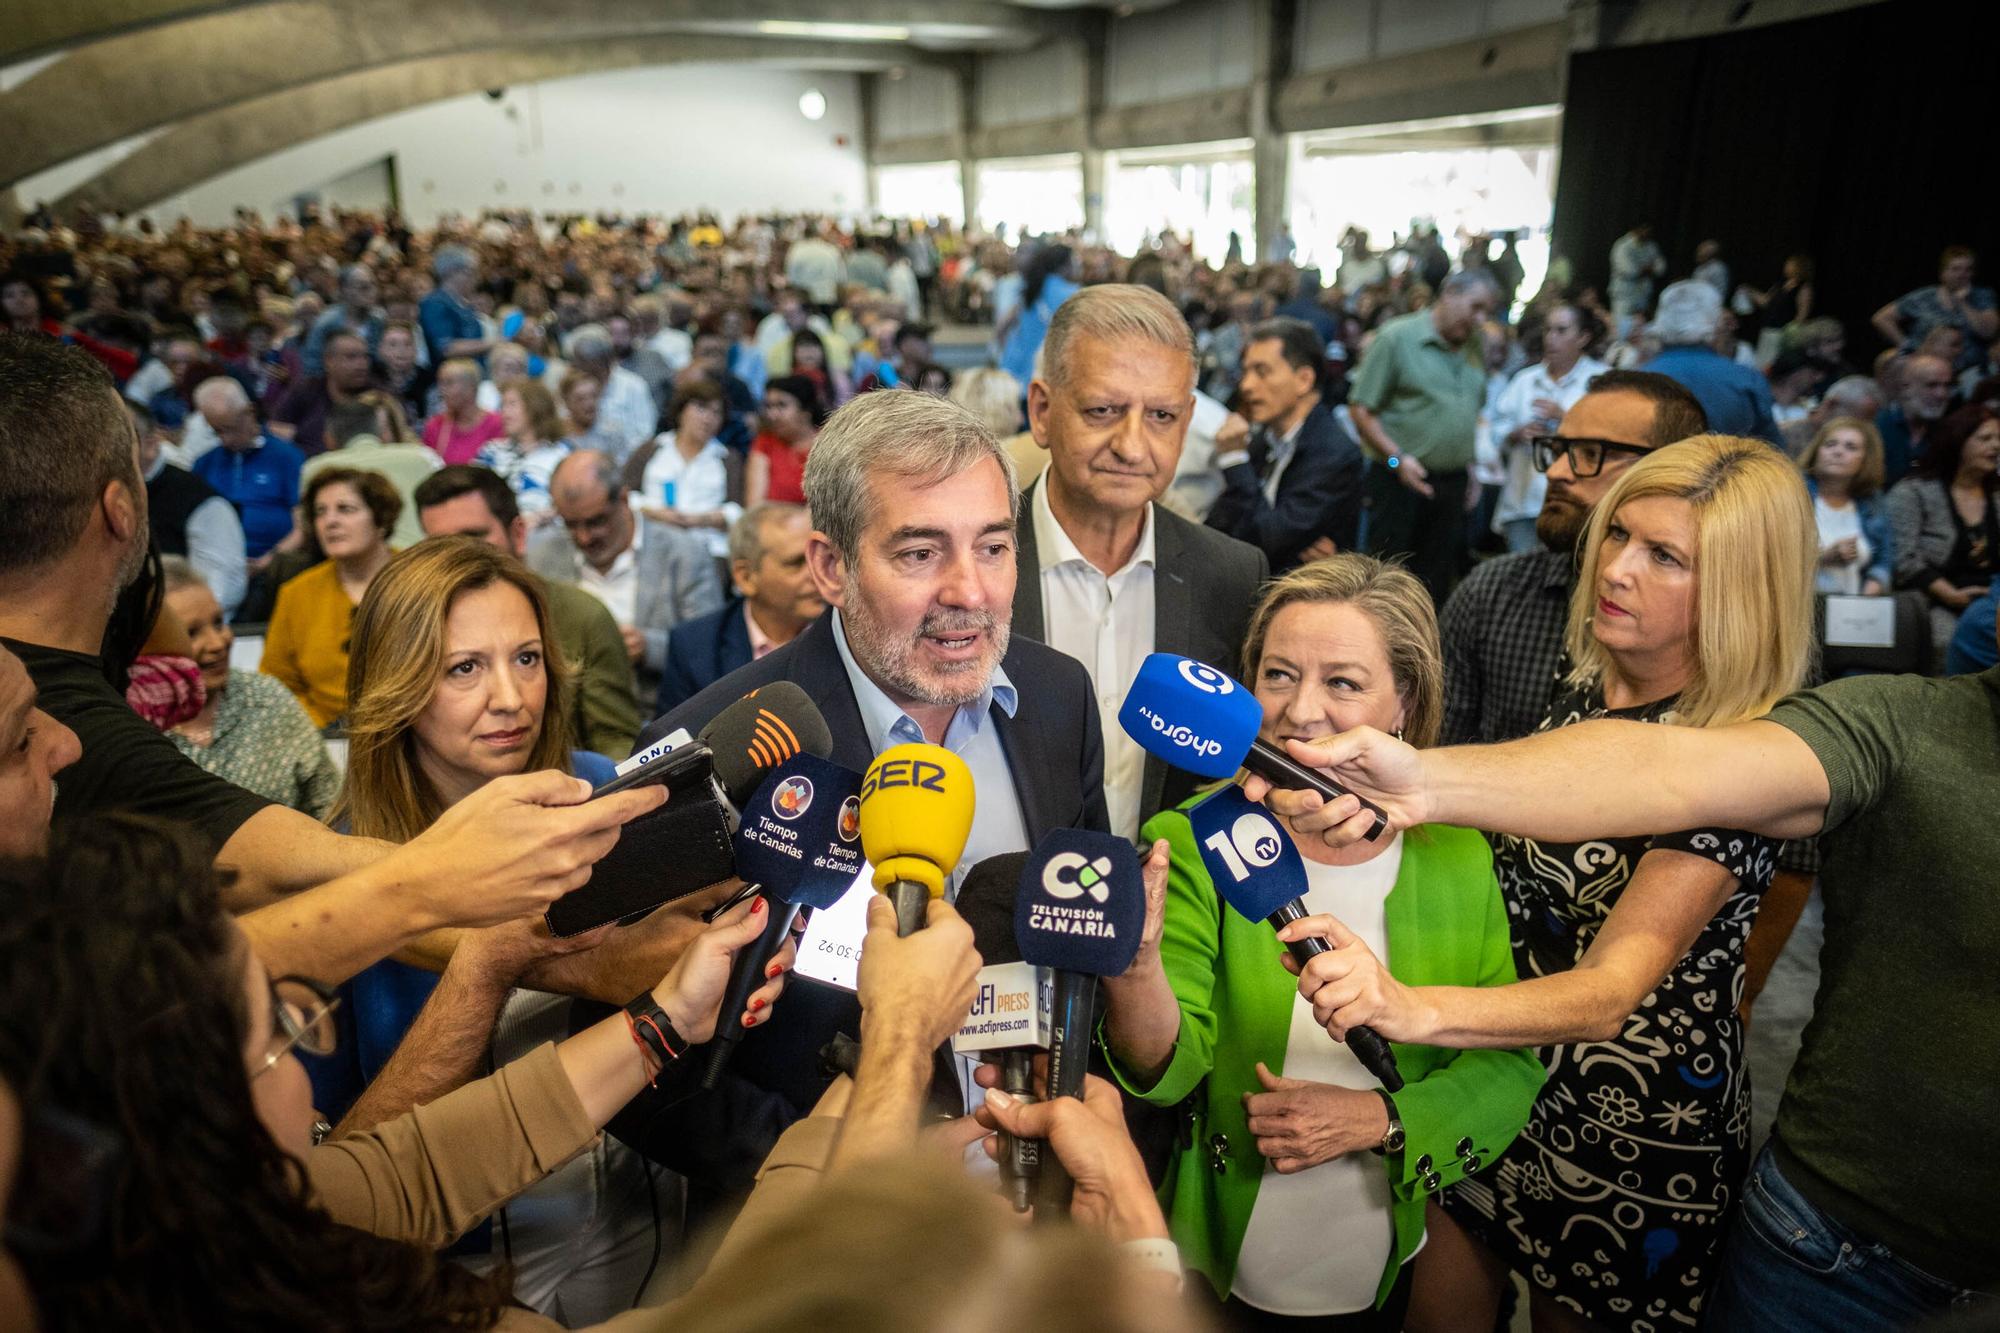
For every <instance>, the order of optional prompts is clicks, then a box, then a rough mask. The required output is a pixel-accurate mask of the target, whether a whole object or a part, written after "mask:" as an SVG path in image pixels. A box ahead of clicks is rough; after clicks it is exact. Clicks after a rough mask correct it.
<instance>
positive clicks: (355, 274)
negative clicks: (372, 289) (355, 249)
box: [340, 264, 375, 291]
mask: <svg viewBox="0 0 2000 1333" xmlns="http://www.w3.org/2000/svg"><path fill="white" fill-rule="evenodd" d="M357 278H365V279H367V280H368V283H369V285H370V286H373V285H374V283H375V270H373V269H371V268H369V267H368V266H367V265H366V264H349V265H348V266H347V267H346V268H344V269H342V270H340V289H341V290H342V291H346V290H347V289H348V288H349V287H352V286H353V285H354V282H355V279H357Z"/></svg>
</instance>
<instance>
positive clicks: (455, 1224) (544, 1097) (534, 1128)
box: [306, 1045, 597, 1246]
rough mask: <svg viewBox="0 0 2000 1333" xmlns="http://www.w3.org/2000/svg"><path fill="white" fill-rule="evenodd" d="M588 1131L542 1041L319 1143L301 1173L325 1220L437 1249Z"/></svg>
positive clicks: (578, 1145) (567, 1153)
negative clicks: (452, 1087)
mask: <svg viewBox="0 0 2000 1333" xmlns="http://www.w3.org/2000/svg"><path fill="white" fill-rule="evenodd" d="M596 1138H597V1127H596V1126H594V1125H592V1124H591V1123H590V1119H589V1117H588V1116H586V1115H585V1114H584V1111H583V1104H582V1103H581V1102H579V1101H578V1100H577V1098H576V1092H575V1090H574V1089H572V1088H571V1087H570V1085H569V1079H568V1077H567V1076H566V1075H565V1074H564V1073H563V1069H562V1062H561V1061H560V1060H559V1059H558V1058H557V1057H556V1048H555V1047H554V1046H552V1045H549V1046H542V1047H540V1048H538V1049H536V1050H534V1051H531V1052H530V1053H528V1054H527V1055H525V1056H523V1057H521V1058H520V1059H519V1060H516V1061H514V1062H513V1063H511V1064H509V1065H508V1066H506V1067H505V1068H504V1069H502V1070H501V1071H500V1072H499V1073H497V1074H494V1075H493V1076H492V1077H490V1078H483V1079H480V1080H478V1081H477V1082H475V1083H468V1084H466V1085H465V1086H464V1087H462V1088H460V1089H458V1090H457V1091H456V1092H453V1093H450V1094H449V1095H447V1096H444V1097H440V1098H439V1099H438V1100H437V1101H435V1102H432V1103H431V1104H430V1105H428V1106H419V1107H417V1108H416V1109H415V1110H414V1111H411V1112H409V1113H407V1114H405V1115H401V1116H398V1117H396V1118H395V1119H394V1120H389V1121H385V1122H383V1123H382V1124H380V1125H377V1126H376V1127H375V1128H373V1129H371V1130H368V1131H367V1132H365V1133H361V1134H354V1135H350V1136H348V1137H346V1138H342V1139H337V1140H332V1141H330V1142H327V1143H322V1144H321V1145H319V1146H318V1147H317V1148H314V1149H313V1150H312V1152H311V1154H310V1155H309V1156H308V1157H307V1159H306V1176H307V1179H308V1182H309V1184H310V1186H311V1190H312V1193H313V1195H314V1197H315V1198H316V1199H317V1200H318V1201H319V1203H320V1205H321V1206H322V1207H324V1208H325V1209H326V1210H327V1212H329V1213H331V1214H332V1215H333V1218H334V1220H335V1221H337V1222H344V1223H346V1224H347V1225H348V1226H352V1227H359V1228H361V1229H362V1230H364V1231H372V1232H374V1233H375V1234H376V1235H378V1236H385V1237H388V1238H389V1239H392V1240H404V1241H411V1242H414V1243H416V1244H419V1245H429V1246H440V1245H445V1244H448V1243H450V1242H451V1241H453V1240H455V1239H457V1238H458V1237H459V1236H460V1235H462V1234H464V1233H465V1232H466V1231H467V1230H468V1229H470V1228H471V1227H472V1226H473V1225H474V1224H475V1223H477V1222H478V1221H479V1220H480V1219H482V1218H484V1217H485V1216H486V1215H487V1214H489V1213H491V1212H492V1211H493V1210H494V1209H496V1208H498V1207H499V1206H500V1205H502V1204H504V1203H506V1202H507V1201H508V1200H509V1199H511V1198H513V1197H514V1196H515V1195H517V1194H519V1193H520V1192H521V1191H522V1190H524V1189H526V1188H527V1187H528V1186H530V1185H532V1184H534V1183H535V1182H537V1181H539V1180H540V1179H541V1178H542V1177H544V1176H546V1175H547V1174H548V1173H549V1172H551V1171H553V1170H555V1169H556V1168H557V1167H559V1166H561V1165H562V1164H563V1163H564V1162H567V1161H568V1160H569V1159H570V1158H572V1157H574V1156H576V1155H577V1154H578V1153H580V1152H582V1151H583V1150H584V1149H585V1148H587V1147H589V1146H590V1145H591V1144H592V1143H593V1142H594V1141H595V1140H596Z"/></svg>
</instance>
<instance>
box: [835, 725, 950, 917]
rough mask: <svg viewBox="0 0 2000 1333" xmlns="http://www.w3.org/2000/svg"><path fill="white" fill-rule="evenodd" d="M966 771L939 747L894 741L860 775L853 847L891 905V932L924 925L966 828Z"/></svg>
mask: <svg viewBox="0 0 2000 1333" xmlns="http://www.w3.org/2000/svg"><path fill="white" fill-rule="evenodd" d="M972 805H973V790H972V770H971V769H969V768H967V767H966V766H965V761H964V760H963V759H960V758H959V757H958V756H957V755H955V754H953V753H952V752H951V751H949V750H947V749H945V748H944V747H943V746H941V745H923V744H915V743H913V744H909V745H895V746H891V747H890V748H889V749H886V750H884V751H883V752H882V753H881V754H878V755H876V756H875V762H874V763H872V764H870V765H869V766H868V772H867V774H866V775H865V776H864V777H863V778H862V779H861V850H862V851H863V852H864V853H866V855H867V857H868V862H869V864H870V865H872V866H874V867H875V888H876V889H877V890H878V891H879V892H881V893H883V894H885V895H887V897H888V899H889V901H890V903H891V904H892V905H893V906H894V907H895V909H896V933H897V934H898V935H908V934H911V933H912V932H914V931H916V930H917V929H918V928H919V927H921V926H922V925H923V924H924V910H925V908H926V907H927V906H929V904H930V900H931V899H933V898H942V897H943V896H944V881H945V877H946V876H948V875H950V874H951V872H952V870H953V869H954V868H955V867H956V866H957V865H958V858H959V857H960V856H961V855H963V854H964V852H965V840H966V838H967V837H968V836H970V835H971V833H972Z"/></svg>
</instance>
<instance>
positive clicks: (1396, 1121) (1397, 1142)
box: [1369, 1088, 1404, 1157]
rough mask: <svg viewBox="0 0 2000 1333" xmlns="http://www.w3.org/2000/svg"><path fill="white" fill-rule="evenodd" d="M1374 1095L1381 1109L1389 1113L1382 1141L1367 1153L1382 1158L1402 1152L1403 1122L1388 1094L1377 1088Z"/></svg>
mask: <svg viewBox="0 0 2000 1333" xmlns="http://www.w3.org/2000/svg"><path fill="white" fill-rule="evenodd" d="M1375 1095H1376V1096H1377V1097H1380V1098H1381V1099H1382V1106H1383V1108H1384V1109H1386V1110H1387V1111H1388V1112H1389V1128H1388V1129H1387V1130H1385V1131H1383V1134H1382V1141H1381V1142H1380V1143H1378V1144H1376V1145H1375V1146H1374V1147H1373V1148H1370V1149H1369V1151H1370V1152H1372V1153H1374V1154H1375V1155H1376V1156H1377V1157H1384V1156H1387V1155H1388V1154H1389V1153H1392V1152H1401V1151H1403V1141H1404V1135H1403V1121H1402V1118H1401V1117H1399V1116H1398V1115H1397V1114H1396V1103H1395V1101H1394V1100H1393V1099H1391V1098H1390V1096H1389V1094H1388V1093H1386V1092H1384V1091H1382V1089H1380V1088H1377V1089H1375Z"/></svg>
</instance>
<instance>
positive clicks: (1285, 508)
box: [1208, 318, 1362, 574]
mask: <svg viewBox="0 0 2000 1333" xmlns="http://www.w3.org/2000/svg"><path fill="white" fill-rule="evenodd" d="M1325 359H1326V346H1325V344H1324V343H1322V342H1321V341H1320V336H1319V334H1317V333H1315V332H1314V331H1313V328H1312V326H1311V325H1310V324H1307V323H1305V322H1304V321H1302V320H1296V319H1286V318H1279V319H1271V320H1266V321H1265V322H1263V323H1262V324H1259V325H1257V326H1256V327H1255V328H1253V329H1251V330H1250V341H1249V342H1248V344H1247V345H1246V346H1245V347H1244V349H1243V378H1242V381H1241V382H1240V384H1239V385H1238V399H1239V402H1240V403H1241V407H1242V412H1241V415H1238V414H1235V413H1232V414H1231V415H1230V417H1229V420H1228V421H1226V422H1224V423H1223V426H1222V429H1221V430H1220V431H1218V432H1217V433H1216V437H1215V453H1216V457H1215V466H1216V467H1217V468H1218V469H1219V470H1220V471H1221V473H1222V494H1221V495H1220V496H1219V497H1217V499H1216V501H1215V507H1214V508H1213V509H1211V510H1209V511H1208V526H1209V527H1211V528H1214V529H1216V530H1217V531H1219V532H1226V533H1228V534H1229V535H1230V536H1232V537H1234V538H1236V539H1237V540H1239V541H1245V542H1249V543H1250V544H1251V545H1252V546H1255V547H1257V548H1258V549H1259V550H1261V551H1263V552H1264V554H1265V556H1266V557H1267V558H1268V559H1269V560H1270V562H1271V571H1272V572H1273V573H1279V574H1281V573H1283V572H1284V571H1286V570H1288V569H1290V568H1292V566H1294V565H1297V564H1301V563H1303V562H1304V561H1305V560H1306V559H1308V558H1310V557H1309V556H1308V553H1307V548H1308V547H1312V546H1315V545H1316V544H1319V543H1321V542H1322V539H1324V541H1325V542H1329V543H1331V544H1332V548H1333V550H1335V551H1351V550H1354V549H1356V542H1355V536H1356V531H1357V529H1358V528H1359V527H1360V524H1361V474H1362V458H1361V446H1360V445H1358V444H1356V443H1355V442H1354V437H1353V436H1352V435H1350V434H1348V432H1347V431H1346V429H1345V428H1343V427H1342V426H1341V424H1340V421H1339V419H1338V418H1336V417H1335V416H1334V414H1333V410H1332V409H1331V408H1329V407H1328V406H1327V405H1326V404H1325V403H1324V402H1322V401H1321V400H1320V391H1319V379H1320V373H1321V370H1322V369H1323V366H1324V362H1325ZM1245 418H1248V420H1246V419H1245ZM1253 425H1254V429H1253ZM1318 549H1319V551H1321V552H1325V553H1327V554H1331V553H1332V552H1331V551H1327V549H1326V547H1325V546H1324V545H1319V548H1318Z"/></svg>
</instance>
